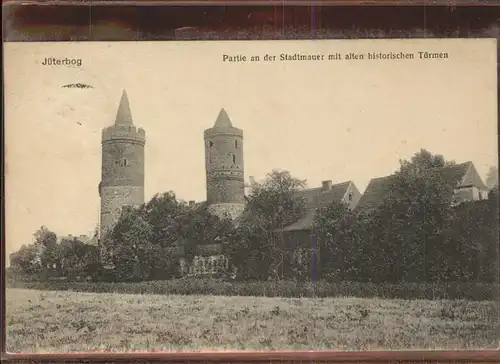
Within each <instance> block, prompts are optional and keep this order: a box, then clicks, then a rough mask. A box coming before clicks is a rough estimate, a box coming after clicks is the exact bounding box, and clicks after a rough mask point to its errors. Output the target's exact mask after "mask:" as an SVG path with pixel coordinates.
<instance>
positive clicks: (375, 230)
mask: <svg viewBox="0 0 500 364" xmlns="http://www.w3.org/2000/svg"><path fill="white" fill-rule="evenodd" d="M451 163H453V162H451V161H450V162H447V161H445V160H444V158H443V157H442V156H439V155H432V154H431V153H429V152H428V151H426V150H421V151H420V152H419V153H416V154H415V155H414V156H413V157H412V158H411V160H410V161H401V168H400V170H399V171H398V172H396V173H395V175H394V178H393V179H392V182H391V183H390V186H389V191H390V193H389V194H388V195H387V197H386V198H385V199H384V201H383V203H382V204H381V205H380V206H379V207H378V209H377V211H376V212H375V213H374V214H373V215H372V216H371V220H372V221H371V222H368V225H367V226H369V235H368V236H366V237H365V239H368V240H371V242H370V244H372V246H373V247H374V250H373V251H372V252H371V254H372V256H371V257H370V261H371V262H372V263H374V264H375V265H374V267H376V273H377V274H376V275H377V277H374V278H376V279H378V280H382V281H391V280H392V281H394V280H396V281H397V280H403V281H426V280H428V279H429V276H428V274H429V271H430V270H431V269H437V268H438V267H439V266H440V265H441V264H443V259H445V258H446V257H445V256H444V255H443V254H442V252H441V251H440V248H439V247H442V246H444V245H446V242H447V241H448V240H449V238H448V237H449V232H450V229H451V225H452V222H453V216H454V211H453V208H452V200H453V186H454V183H453V181H445V180H443V179H442V177H441V175H440V174H439V172H438V171H437V170H436V169H435V168H436V167H442V166H444V165H447V164H451ZM455 182H458V181H455ZM375 239H376V240H375ZM365 251H366V250H365ZM374 270H375V269H374Z"/></svg>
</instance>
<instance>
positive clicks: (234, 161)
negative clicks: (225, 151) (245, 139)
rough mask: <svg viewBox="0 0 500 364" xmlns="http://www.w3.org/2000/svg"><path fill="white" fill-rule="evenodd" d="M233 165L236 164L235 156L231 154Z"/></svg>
mask: <svg viewBox="0 0 500 364" xmlns="http://www.w3.org/2000/svg"><path fill="white" fill-rule="evenodd" d="M233 163H234V164H236V156H235V155H234V154H233Z"/></svg>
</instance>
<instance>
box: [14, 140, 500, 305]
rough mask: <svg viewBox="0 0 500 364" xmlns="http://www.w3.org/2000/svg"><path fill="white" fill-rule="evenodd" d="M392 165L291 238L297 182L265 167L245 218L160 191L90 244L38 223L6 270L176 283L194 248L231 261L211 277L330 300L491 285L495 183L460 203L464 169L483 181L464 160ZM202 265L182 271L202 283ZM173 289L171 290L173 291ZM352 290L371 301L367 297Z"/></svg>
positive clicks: (494, 276)
mask: <svg viewBox="0 0 500 364" xmlns="http://www.w3.org/2000/svg"><path fill="white" fill-rule="evenodd" d="M400 162H401V167H400V169H399V170H398V171H396V172H395V173H394V174H393V175H392V176H391V178H390V179H389V181H387V183H386V185H384V186H383V188H382V189H383V190H385V192H384V193H383V194H381V195H380V196H378V197H380V198H379V199H376V200H377V201H376V203H374V205H373V206H372V207H371V208H369V209H366V208H356V209H354V210H352V209H350V208H349V206H348V205H347V204H345V203H344V202H342V201H338V200H335V201H331V203H330V204H327V205H326V206H322V207H321V208H317V209H316V212H315V216H314V219H313V220H314V221H313V222H311V224H310V225H307V227H305V228H302V230H300V231H298V232H297V231H294V232H286V229H284V227H287V226H289V225H291V224H293V223H295V222H297V221H300V220H301V219H303V218H304V216H306V213H308V212H307V211H310V209H311V207H310V206H308V205H307V203H306V199H305V198H304V197H303V196H301V190H302V188H303V187H305V185H306V183H305V181H303V180H300V179H297V178H295V177H293V176H292V175H291V174H290V173H289V172H287V171H273V172H272V173H270V174H269V175H268V176H267V178H266V179H265V180H264V182H262V183H253V185H252V186H251V190H250V193H249V194H248V195H247V196H246V208H245V211H244V212H243V214H242V215H241V216H240V217H239V218H238V220H237V221H231V220H230V219H227V218H223V219H221V218H219V217H218V216H215V215H213V214H211V213H210V212H209V211H208V209H206V208H203V207H200V206H198V207H195V208H192V206H189V205H188V204H186V203H185V202H183V201H179V200H178V199H177V198H176V196H175V194H174V193H173V192H168V193H164V194H161V195H156V196H154V197H153V198H152V199H151V200H150V201H149V202H147V203H145V204H143V205H142V206H139V207H136V208H125V209H123V211H122V214H121V216H120V219H119V221H118V222H117V224H116V225H115V226H114V229H113V230H112V231H110V232H108V233H107V234H105V236H104V237H101V239H100V242H99V248H97V247H96V246H90V245H88V244H83V243H82V242H79V241H78V240H76V239H72V240H67V239H66V240H63V241H62V242H58V239H57V237H56V234H55V233H53V232H51V231H50V230H48V229H47V228H44V227H42V229H40V230H39V231H37V232H36V233H35V243H34V244H31V245H29V246H24V247H22V248H21V249H20V250H19V251H18V252H16V253H13V254H12V255H11V267H12V271H13V272H15V273H17V274H18V275H23V274H24V275H29V276H36V277H37V278H38V281H51V280H54V279H61V278H63V279H68V280H71V281H77V280H92V281H94V282H97V281H99V282H128V283H131V282H147V281H163V280H173V279H176V278H179V277H181V276H183V275H184V274H185V273H186V271H185V269H184V268H185V266H183V265H181V264H180V259H179V257H180V255H182V257H183V258H184V259H185V261H186V262H187V265H190V263H191V262H193V260H194V258H195V256H197V255H201V254H203V252H200V249H199V248H200V247H203V246H205V248H209V247H210V246H212V247H213V246H217V249H216V251H217V253H216V254H224V255H225V256H226V257H227V258H228V267H226V266H224V267H223V268H221V270H223V271H221V272H217V273H218V274H219V273H220V276H224V275H226V276H227V277H231V278H233V279H235V280H236V281H237V282H253V281H259V282H268V281H274V282H279V283H273V284H276V285H277V286H276V287H289V285H290V284H292V283H282V282H286V281H296V282H297V283H293V284H294V285H296V286H297V287H308V286H307V285H305V283H306V282H311V281H324V282H330V283H328V284H327V286H325V287H330V288H325V292H327V293H325V294H327V295H330V294H333V295H335V294H336V293H335V292H337V288H335V287H343V286H342V285H341V286H336V285H335V284H337V283H335V284H334V283H333V282H364V283H366V284H367V285H362V283H356V284H360V285H362V286H363V287H385V285H386V284H393V285H394V287H420V286H418V285H417V286H411V285H410V286H405V285H403V286H400V284H402V283H404V284H412V283H414V282H419V283H429V284H430V283H432V284H436V285H437V287H441V285H443V284H445V286H446V284H447V282H450V284H451V285H452V286H453V284H454V283H453V282H470V283H471V284H475V283H474V282H485V283H492V284H494V283H497V282H498V281H499V269H498V268H499V266H498V263H499V236H498V233H499V229H498V227H499V225H498V222H499V220H498V181H496V182H495V181H490V182H489V183H488V184H489V185H491V186H496V187H493V188H491V189H490V192H489V196H488V199H483V200H481V201H469V199H470V198H466V199H464V200H461V199H460V197H459V196H458V197H457V193H456V186H457V185H458V184H459V183H460V180H462V179H463V178H464V175H463V173H465V172H464V171H465V169H464V168H465V167H467V171H469V172H470V171H472V172H473V173H472V174H470V173H469V174H468V176H469V177H468V178H475V179H476V180H479V179H480V178H479V175H478V174H477V171H475V169H474V168H473V166H472V165H465V164H459V165H457V164H455V163H454V162H453V161H446V160H445V159H444V157H443V156H441V155H433V154H431V153H430V152H428V151H426V150H421V151H420V152H418V153H416V154H415V155H414V156H413V157H412V158H411V159H410V160H407V161H400ZM450 168H451V169H450ZM450 171H452V172H453V173H451V174H450V173H449V172H450ZM443 172H446V173H445V174H446V175H447V176H448V177H444V174H443ZM490 177H497V172H491V173H490ZM462 192H463V191H462ZM202 205H203V204H202ZM214 243H215V244H214ZM201 250H203V249H201ZM179 252H182V253H181V254H180V253H179ZM212 252H214V251H212ZM103 263H104V264H103ZM219 268H220V267H219ZM207 270H208V269H203V268H202V269H200V270H199V271H198V270H196V271H194V272H193V271H192V272H191V273H193V274H194V275H195V276H196V277H200V276H204V274H206V273H207ZM50 284H52V283H50ZM168 284H169V283H165V285H166V286H168ZM179 284H180V283H172V287H178V285H179ZM192 284H193V285H194V286H193V287H192V290H193V291H191V290H190V289H188V288H175V289H174V288H172V289H173V292H177V293H181V292H184V293H186V294H191V293H193V292H195V293H196V292H198V291H200V290H201V291H203V292H205V291H204V289H201V288H197V287H198V284H199V283H189V282H184V283H182V284H180V287H183V285H185V286H186V287H191V286H190V285H192ZM207 284H208V283H207ZM220 284H222V283H220ZM220 284H219V285H214V286H213V287H211V286H210V285H208V286H207V287H209V288H207V292H208V291H210V290H212V289H214V290H215V291H214V292H219V293H220V294H227V293H226V292H227V291H232V290H236V291H237V292H240V291H241V292H246V291H247V289H248V290H249V293H248V294H252V295H253V294H257V293H254V292H260V291H259V290H260V289H261V288H258V289H257V288H251V289H250V288H247V287H274V286H269V285H270V284H271V283H262V284H254V283H245V284H243V283H241V285H235V284H229V283H224V284H222V286H220ZM238 284H240V283H238ZM311 284H312V283H311ZM325 284H326V283H325ZM331 284H333V285H331ZM338 284H340V283H338ZM372 284H373V285H372ZM255 285H256V286H255ZM322 285H323V283H321V284H315V285H311V287H315V288H314V290H313V291H311V293H307V292H308V291H307V290H306V288H300V289H299V288H297V289H296V291H294V290H293V289H292V291H293V292H296V293H294V294H293V295H300V294H301V293H300V292H305V293H304V294H306V295H310V294H312V292H318V290H319V292H321V291H322V288H321V287H322ZM168 287H169V286H168ZM204 287H205V286H204ZM220 287H226V288H220ZM235 287H238V288H235ZM360 287H361V286H360ZM450 287H451V286H450ZM453 287H459V286H453ZM463 287H466V286H463ZM276 289H278V288H276ZM283 289H284V288H283ZM287 289H288V288H287ZM373 289H375V288H373ZM457 289H458V288H457ZM179 290H180V291H179ZM167 291H168V290H167ZM341 291H342V289H341ZM357 291H358V289H348V290H347V291H346V292H347V293H348V294H353V293H351V292H357ZM360 291H363V292H365V293H366V294H368V295H370V293H369V290H368V291H366V290H365V289H360ZM438 291H439V290H438ZM285 292H288V291H287V290H285ZM419 292H420V291H419V290H417V291H415V290H414V289H413V288H412V289H409V290H408V291H407V294H406V295H405V294H398V295H397V296H405V297H410V296H411V295H412V294H413V293H414V294H415V295H416V296H415V297H417V298H418V297H420V296H422V294H421V293H419ZM431 292H434V290H431ZM446 292H448V291H446ZM235 294H240V293H235ZM245 294H246V293H245ZM275 294H278V293H275ZM290 294H291V293H290ZM464 294H465V293H464ZM454 295H455V294H452V296H454ZM474 295H475V294H474V293H473V294H472V296H474ZM424 296H425V297H432V296H433V294H427V293H426V294H424ZM479 296H481V294H479ZM481 297H482V296H481Z"/></svg>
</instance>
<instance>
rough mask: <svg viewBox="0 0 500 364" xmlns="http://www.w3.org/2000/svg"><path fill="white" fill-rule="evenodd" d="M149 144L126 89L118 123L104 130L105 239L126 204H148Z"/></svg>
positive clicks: (102, 231)
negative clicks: (136, 121) (146, 169)
mask: <svg viewBox="0 0 500 364" xmlns="http://www.w3.org/2000/svg"><path fill="white" fill-rule="evenodd" d="M145 144H146V133H145V131H144V129H142V128H136V127H135V126H134V123H133V121H132V114H131V112H130V106H129V101H128V97H127V93H126V92H125V90H124V91H123V93H122V97H121V100H120V105H119V107H118V112H117V113H116V119H115V123H114V125H111V126H109V127H107V128H104V129H103V131H102V167H101V182H100V183H99V196H100V197H101V210H100V215H101V216H100V220H101V221H100V234H99V235H100V238H101V239H103V238H104V237H105V236H106V234H107V233H108V232H109V231H111V230H112V228H113V227H114V226H115V224H116V223H117V221H118V219H119V218H120V214H121V211H122V208H123V207H125V206H138V205H141V204H143V203H144V145H145Z"/></svg>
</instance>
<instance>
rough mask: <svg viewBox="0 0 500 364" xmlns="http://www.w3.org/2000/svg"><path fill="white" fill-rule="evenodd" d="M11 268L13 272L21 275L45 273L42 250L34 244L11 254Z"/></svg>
mask: <svg viewBox="0 0 500 364" xmlns="http://www.w3.org/2000/svg"><path fill="white" fill-rule="evenodd" d="M10 266H11V269H12V271H13V272H15V273H18V274H21V275H29V276H33V275H39V274H40V273H42V271H43V267H42V262H41V254H40V249H39V248H38V247H37V246H35V245H34V244H30V245H23V246H22V247H21V248H20V249H19V250H18V251H17V252H14V253H12V254H10Z"/></svg>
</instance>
